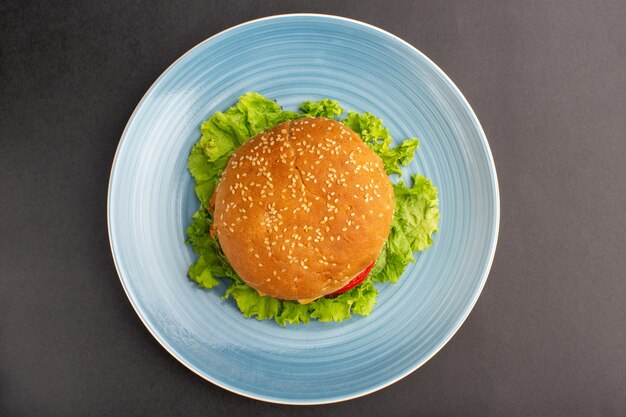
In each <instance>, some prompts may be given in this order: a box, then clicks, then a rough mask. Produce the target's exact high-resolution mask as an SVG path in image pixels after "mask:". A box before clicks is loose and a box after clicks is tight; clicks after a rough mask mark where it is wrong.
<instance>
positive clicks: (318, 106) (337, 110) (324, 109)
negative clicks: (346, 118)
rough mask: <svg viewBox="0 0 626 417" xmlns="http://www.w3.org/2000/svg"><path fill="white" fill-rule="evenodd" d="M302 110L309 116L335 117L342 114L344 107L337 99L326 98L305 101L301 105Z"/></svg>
mask: <svg viewBox="0 0 626 417" xmlns="http://www.w3.org/2000/svg"><path fill="white" fill-rule="evenodd" d="M300 111H301V112H302V113H304V114H305V115H306V116H307V117H328V118H329V119H334V118H335V117H339V116H341V113H343V108H341V106H340V105H339V103H338V102H337V101H335V100H331V99H329V98H325V99H322V100H319V101H315V102H314V101H305V102H304V103H302V104H301V105H300Z"/></svg>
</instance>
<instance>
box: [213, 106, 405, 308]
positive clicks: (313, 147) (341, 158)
mask: <svg viewBox="0 0 626 417" xmlns="http://www.w3.org/2000/svg"><path fill="white" fill-rule="evenodd" d="M393 198H394V196H393V188H392V186H391V181H390V180H389V177H388V176H387V174H386V173H385V170H384V168H383V163H382V161H381V159H380V158H379V157H378V155H376V154H375V153H374V152H373V151H371V150H370V149H369V148H368V147H367V146H366V145H365V144H364V143H363V141H362V140H361V139H360V138H359V136H358V135H357V134H356V133H355V132H354V131H352V130H350V129H349V128H347V127H346V126H344V125H343V124H341V123H339V122H337V121H335V120H331V119H327V118H321V117H320V118H306V119H299V120H296V121H293V122H285V123H282V124H280V125H278V126H276V127H274V128H273V129H270V130H267V131H265V132H263V133H261V134H259V135H257V136H255V137H254V138H252V139H250V140H249V141H248V142H246V143H245V144H243V145H242V146H241V147H240V148H239V149H238V150H237V151H236V152H235V153H234V154H233V155H232V156H231V158H230V159H229V161H228V165H227V167H226V169H225V170H224V174H223V175H222V178H221V180H220V183H219V185H218V187H217V190H216V194H215V215H214V225H215V229H216V233H217V237H218V240H219V243H220V246H221V248H222V250H223V251H224V254H225V255H226V257H227V258H228V260H229V261H230V263H231V265H232V267H233V269H234V270H235V272H237V274H238V275H239V276H240V277H241V279H243V280H244V281H245V282H246V283H248V284H249V285H250V286H251V287H253V288H255V289H256V290H257V291H259V292H260V293H262V294H267V295H270V296H272V297H275V298H278V299H282V300H307V299H315V298H318V297H321V296H323V295H326V294H330V293H333V292H335V291H337V290H338V289H340V288H342V287H343V286H345V285H346V284H347V283H348V282H350V280H351V279H352V278H353V277H355V276H356V275H358V274H359V273H360V272H361V271H363V270H364V269H365V268H366V267H368V266H369V265H371V264H372V263H373V262H375V261H376V259H377V257H378V254H379V253H380V251H381V249H382V247H383V245H384V243H385V241H386V240H387V237H388V235H389V230H390V228H391V220H392V217H393V204H394V200H393Z"/></svg>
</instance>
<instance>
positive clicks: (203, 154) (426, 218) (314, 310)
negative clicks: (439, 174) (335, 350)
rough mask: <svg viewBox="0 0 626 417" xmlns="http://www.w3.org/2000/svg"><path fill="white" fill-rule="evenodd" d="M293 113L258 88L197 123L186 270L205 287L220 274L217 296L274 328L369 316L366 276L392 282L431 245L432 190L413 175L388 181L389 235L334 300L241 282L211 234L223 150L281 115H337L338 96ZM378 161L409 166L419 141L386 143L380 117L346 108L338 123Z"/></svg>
mask: <svg viewBox="0 0 626 417" xmlns="http://www.w3.org/2000/svg"><path fill="white" fill-rule="evenodd" d="M299 110H300V112H292V111H284V110H283V109H282V108H281V107H280V106H279V105H278V104H277V103H276V102H275V101H272V100H269V99H267V98H265V97H263V96H262V95H260V94H258V93H246V94H244V95H243V96H241V97H240V99H239V101H238V102H237V104H235V105H234V106H233V107H231V108H229V109H228V110H226V111H225V112H223V113H222V112H217V113H215V114H213V115H212V116H211V117H210V118H209V119H208V120H206V121H205V122H204V123H202V126H201V128H200V131H201V133H202V136H201V138H200V140H199V141H198V142H197V143H196V144H195V145H194V146H193V148H192V149H191V152H190V155H189V160H188V165H189V171H190V173H191V175H192V176H193V178H194V180H195V183H196V185H195V191H196V194H197V196H198V199H199V200H200V208H199V209H198V211H197V212H196V213H194V214H193V216H192V222H191V224H190V225H189V227H188V228H187V236H188V239H187V243H189V244H191V246H192V248H193V250H194V252H196V253H197V254H198V255H199V256H198V259H197V260H196V261H195V262H194V263H193V264H192V265H191V266H190V267H189V278H190V279H192V280H194V281H195V282H197V283H198V285H199V286H201V287H204V288H212V287H215V286H216V285H218V284H219V283H220V279H221V278H227V281H228V282H229V283H228V289H227V290H226V292H225V294H224V296H223V298H224V299H227V298H232V299H233V300H234V301H235V303H236V304H237V307H238V308H239V309H240V310H241V312H242V313H243V315H244V316H245V317H254V318H256V319H258V320H266V319H274V320H275V321H276V322H277V323H278V324H280V325H281V326H285V325H287V324H299V323H308V322H309V321H310V320H311V319H317V320H319V321H342V320H345V319H348V318H350V317H351V315H352V314H353V313H354V314H359V315H363V316H365V315H368V314H370V313H371V311H372V309H373V308H374V306H375V304H376V297H377V294H378V292H377V290H376V287H375V286H374V283H373V281H377V282H392V283H394V282H396V281H397V280H398V279H399V278H400V275H401V274H402V272H403V271H404V269H405V267H406V266H407V265H408V263H409V262H412V261H413V260H414V258H413V253H414V252H415V251H421V250H424V249H426V248H427V247H428V246H430V245H431V244H432V242H433V240H432V234H433V233H436V232H437V224H438V220H439V211H438V209H437V204H438V200H437V189H436V188H435V187H434V186H433V185H432V183H431V182H430V181H429V180H428V179H426V178H425V177H422V176H420V175H416V176H414V177H413V179H414V184H413V186H412V187H411V188H407V187H406V185H405V184H404V183H403V182H399V183H398V184H397V185H395V186H394V191H395V198H396V201H395V207H394V219H393V222H392V228H391V232H390V235H389V239H388V241H387V243H386V244H385V246H384V247H383V250H382V251H381V253H380V255H379V258H378V261H377V263H376V265H375V267H374V269H372V271H371V273H370V276H369V278H368V279H366V280H365V281H364V282H363V283H361V284H360V285H358V286H356V287H355V288H353V289H351V290H350V291H347V292H345V293H344V294H341V295H339V296H338V297H335V298H326V297H322V298H319V299H317V300H315V301H313V302H311V303H309V304H304V305H303V304H300V303H298V302H297V301H281V300H277V299H274V298H272V297H269V296H262V295H260V294H259V293H258V291H256V290H255V289H253V288H252V287H250V286H249V285H247V284H245V283H244V282H243V281H242V280H241V279H240V278H239V277H238V276H237V274H236V272H235V271H234V270H233V269H232V267H231V266H230V263H229V262H228V260H227V259H226V257H225V256H224V254H223V253H222V251H221V249H220V247H219V242H217V240H216V239H214V238H213V237H212V236H211V226H212V224H213V218H212V213H211V212H210V211H209V210H208V209H207V208H211V204H210V200H211V196H212V195H213V192H214V191H215V187H216V186H217V184H218V182H219V179H220V177H221V175H222V172H223V171H224V168H225V167H226V163H227V162H228V158H229V157H230V155H231V154H232V153H233V152H234V151H235V150H236V149H237V148H238V147H239V146H241V145H242V144H243V143H245V142H246V141H247V140H248V139H250V138H251V137H253V136H255V135H257V134H259V133H261V132H262V131H264V130H267V129H270V128H272V127H274V126H276V125H277V124H280V123H282V122H284V121H286V120H295V119H299V118H302V117H329V118H337V117H339V116H340V115H341V114H342V113H343V109H342V108H341V106H340V105H339V103H338V102H337V101H334V100H330V99H323V100H319V101H317V102H312V101H307V102H305V103H302V105H301V106H300V108H299ZM343 123H344V124H346V126H348V127H349V128H351V129H352V130H354V131H355V132H357V133H358V134H359V136H360V137H361V139H362V140H363V141H364V142H365V143H366V144H367V145H368V146H369V147H370V148H371V149H372V150H373V151H374V152H376V153H377V154H378V155H379V156H380V158H381V159H382V160H383V162H384V164H385V170H386V171H387V173H389V174H391V173H401V170H400V166H404V165H407V164H409V163H410V161H411V160H412V159H413V156H414V153H415V150H416V149H417V147H418V145H419V142H418V141H417V139H409V140H406V141H404V142H402V143H401V144H400V145H398V146H396V147H394V148H392V147H391V144H392V143H393V141H392V139H391V136H390V134H389V131H388V130H387V129H386V128H385V127H384V126H383V124H382V121H381V120H380V119H378V118H376V117H374V116H373V115H371V114H369V113H364V114H358V113H354V112H350V113H349V114H348V117H347V118H346V119H345V120H343Z"/></svg>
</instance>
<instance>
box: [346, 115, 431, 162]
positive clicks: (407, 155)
mask: <svg viewBox="0 0 626 417" xmlns="http://www.w3.org/2000/svg"><path fill="white" fill-rule="evenodd" d="M343 124H345V125H346V126H348V127H349V128H350V129H352V130H354V131H355V132H356V133H358V135H359V136H360V137H361V139H362V140H363V142H365V143H366V144H367V146H369V148H370V149H371V150H373V151H374V152H376V154H377V155H378V156H379V157H380V159H382V161H383V164H384V165H385V171H387V174H401V173H402V170H401V169H400V166H406V165H408V164H409V163H410V162H411V160H412V159H413V156H414V154H415V151H416V150H417V148H418V146H419V140H417V139H415V138H412V139H408V140H405V141H404V142H402V143H401V144H400V145H398V146H396V147H394V148H392V147H391V144H392V143H393V140H392V139H391V135H390V134H389V130H387V129H386V128H385V127H384V126H383V121H382V120H381V119H379V118H377V117H376V116H374V115H373V114H371V113H363V114H359V113H356V112H353V111H351V112H348V117H346V119H345V120H344V121H343Z"/></svg>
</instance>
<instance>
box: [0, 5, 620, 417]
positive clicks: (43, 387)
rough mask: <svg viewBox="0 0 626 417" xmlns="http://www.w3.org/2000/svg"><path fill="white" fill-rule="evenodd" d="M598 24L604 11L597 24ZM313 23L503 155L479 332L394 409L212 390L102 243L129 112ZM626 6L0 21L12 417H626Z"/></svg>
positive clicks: (396, 392)
mask: <svg viewBox="0 0 626 417" xmlns="http://www.w3.org/2000/svg"><path fill="white" fill-rule="evenodd" d="M592 3H593V4H592ZM295 11H317V12H324V13H329V14H338V15H343V16H348V17H353V18H356V19H359V20H363V21H366V22H369V23H372V24H374V25H377V26H380V27H382V28H384V29H387V30H389V31H391V32H392V33H394V34H396V35H398V36H400V37H402V38H403V39H405V40H407V41H408V42H410V43H412V44H413V45H415V46H416V47H417V48H419V49H420V50H422V51H423V52H424V53H426V54H427V55H428V56H429V57H430V58H432V59H433V60H434V61H435V62H436V63H437V64H438V65H439V66H440V67H441V68H442V69H443V70H444V71H446V72H447V74H448V75H449V76H450V77H451V78H452V79H453V80H454V81H455V82H456V83H457V85H458V86H459V87H460V89H461V90H462V91H463V93H464V94H465V95H466V97H467V98H468V100H469V102H470V103H471V104H472V106H473V108H474V110H475V111H476V113H477V115H478V117H479V119H480V120H481V122H482V124H483V127H484V129H485V132H486V134H487V137H488V138H489V140H490V143H491V147H492V150H493V153H494V157H495V161H496V166H497V169H498V174H499V178H500V191H501V194H502V223H501V234H500V241H499V245H498V250H497V254H496V259H495V262H494V265H493V269H492V272H491V275H490V278H489V280H488V282H487V286H486V287H485V290H484V292H483V294H482V296H481V298H480V300H479V302H478V304H477V306H476V308H475V309H474V311H473V312H472V314H471V315H470V317H469V319H468V320H467V322H466V323H465V325H464V326H463V327H462V328H461V330H460V331H459V332H458V334H457V335H456V336H455V337H454V338H453V339H452V341H451V342H450V343H449V344H448V345H447V346H446V347H445V348H444V349H443V350H442V351H441V352H440V353H439V354H437V355H436V356H435V357H434V358H433V359H432V360H431V361H429V362H428V363H427V364H426V365H425V366H424V367H422V368H421V369H420V370H418V371H417V372H415V373H413V374H412V375H410V376H409V377H407V378H406V379H404V380H402V381H400V382H398V383H396V384H395V385H393V386H392V387H389V388H387V389H384V390H382V391H380V392H378V393H375V394H372V395H370V396H368V397H365V398H362V399H358V400H354V401H349V402H345V403H341V404H336V405H328V406H319V407H308V408H305V407H288V406H279V405H271V404H264V403H260V402H256V401H253V400H250V399H246V398H242V397H239V396H237V395H235V394H231V393H229V392H226V391H224V390H222V389H220V388H217V387H215V386H213V385H211V384H210V383H208V382H205V381H203V380H202V379H200V378H199V377H197V376H195V375H194V374H192V373H191V372H190V371H188V370H187V369H186V368H184V367H183V366H182V365H180V364H179V363H178V362H176V360H174V359H173V358H172V357H170V356H169V354H168V353H167V352H166V351H165V350H164V349H163V348H161V347H160V346H159V345H158V343H157V342H156V341H155V340H154V339H153V338H152V336H150V334H149V333H148V331H147V330H146V329H145V328H144V327H143V325H142V324H141V322H140V320H139V319H138V317H137V316H136V314H135V312H134V311H133V309H132V308H131V306H130V303H129V302H128V301H127V299H126V297H125V295H124V292H123V290H122V287H121V285H120V283H119V280H118V278H117V275H116V272H115V269H114V267H113V262H112V260H111V256H110V251H109V244H108V238H107V232H106V191H107V181H108V175H109V169H110V166H111V161H112V158H113V155H114V152H115V148H116V145H117V142H118V140H119V137H120V135H121V133H122V130H123V128H124V125H125V123H126V121H127V120H128V118H129V116H130V114H131V112H132V110H133V108H134V107H135V105H136V104H137V102H138V101H139V100H140V98H141V96H142V95H143V93H144V92H145V91H146V89H147V88H148V87H149V86H150V84H151V83H152V82H153V81H154V80H155V79H156V78H157V77H158V75H159V74H160V73H161V72H162V71H163V70H164V69H165V68H166V67H167V66H168V65H169V64H170V63H171V62H172V61H174V60H175V59H176V58H177V57H178V56H180V55H181V54H183V53H184V52H185V51H186V50H188V49H189V48H191V47H192V46H194V45H195V44H196V43H198V42H200V41H202V40H203V39H205V38H207V37H209V36H211V35H213V34H215V33H216V32H218V31H220V30H222V29H225V28H227V27H229V26H232V25H234V24H237V23H241V22H243V21H246V20H249V19H252V18H256V17H261V16H266V15H272V14H278V13H286V12H295ZM624 22H626V2H624V1H623V0H617V1H612V2H611V1H596V2H588V1H576V2H566V1H563V2H544V1H536V2H524V3H521V2H517V1H508V2H497V1H494V2H491V3H484V2H477V1H458V2H445V1H444V2H439V1H428V2H425V1H422V2H408V1H407V2H400V1H384V2H380V3H379V4H376V2H371V1H366V2H363V1H341V2H337V1H332V2H320V1H317V2H315V3H313V2H299V1H298V2H291V3H283V2H269V1H268V2H265V1H250V2H239V3H231V2H227V1H222V2H219V3H217V2H216V3H215V4H211V2H207V1H194V2H170V1H158V2H138V1H128V2H125V1H124V2H123V1H119V2H116V3H109V4H99V2H93V4H81V2H77V3H76V4H70V3H67V4H65V5H63V6H61V5H58V6H52V5H49V4H45V3H31V2H22V1H7V0H4V1H3V2H1V3H0V48H1V49H0V108H1V111H0V277H1V279H2V281H1V287H0V415H3V416H4V415H8V416H44V415H45V416H57V415H58V416H87V415H89V416H112V415H115V416H125V415H136V416H141V415H145V416H166V415H185V416H192V415H229V416H253V415H273V416H291V415H294V416H296V415H297V416H323V415H346V416H374V415H385V416H391V415H393V416H396V415H397V416H402V415H415V416H418V415H423V416H448V415H459V416H460V415H467V416H531V415H532V416H534V415H546V416H547V415H550V416H626V388H625V387H626V29H625V27H626V24H625V23H624Z"/></svg>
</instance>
